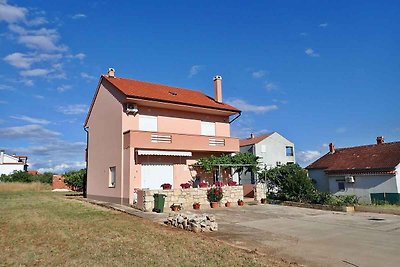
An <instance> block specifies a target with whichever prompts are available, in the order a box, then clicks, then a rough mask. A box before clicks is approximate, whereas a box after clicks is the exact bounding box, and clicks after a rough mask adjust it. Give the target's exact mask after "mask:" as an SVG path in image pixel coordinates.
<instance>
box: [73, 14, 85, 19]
mask: <svg viewBox="0 0 400 267" xmlns="http://www.w3.org/2000/svg"><path fill="white" fill-rule="evenodd" d="M86 17H87V16H86V15H85V14H82V13H78V14H75V15H73V16H72V17H71V18H72V19H84V18H86Z"/></svg>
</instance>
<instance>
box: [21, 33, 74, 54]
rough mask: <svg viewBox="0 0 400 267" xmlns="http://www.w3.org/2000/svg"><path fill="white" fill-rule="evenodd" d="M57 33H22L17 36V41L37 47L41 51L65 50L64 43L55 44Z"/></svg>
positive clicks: (32, 47) (29, 46)
mask: <svg viewBox="0 0 400 267" xmlns="http://www.w3.org/2000/svg"><path fill="white" fill-rule="evenodd" d="M58 38H59V37H58V34H56V33H49V34H43V35H23V36H20V37H19V38H18V42H19V43H20V44H23V45H25V46H27V47H28V48H31V49H39V50H43V51H65V50H67V47H66V46H64V45H56V42H57V40H58Z"/></svg>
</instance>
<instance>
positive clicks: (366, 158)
mask: <svg viewBox="0 0 400 267" xmlns="http://www.w3.org/2000/svg"><path fill="white" fill-rule="evenodd" d="M398 164H400V142H392V143H383V144H375V145H366V146H356V147H347V148H336V149H335V152H334V153H332V154H331V153H328V154H326V155H324V156H322V157H321V158H319V159H318V160H316V161H315V162H313V163H312V164H310V165H308V166H307V167H306V169H324V170H325V171H326V172H328V173H340V172H365V171H367V172H376V171H391V170H394V169H395V168H396V166H397V165H398Z"/></svg>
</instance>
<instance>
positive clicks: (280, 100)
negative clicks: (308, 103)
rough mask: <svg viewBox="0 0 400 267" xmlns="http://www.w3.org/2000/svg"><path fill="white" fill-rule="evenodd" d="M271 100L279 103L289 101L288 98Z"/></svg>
mask: <svg viewBox="0 0 400 267" xmlns="http://www.w3.org/2000/svg"><path fill="white" fill-rule="evenodd" d="M272 102H274V103H281V104H287V103H289V101H288V100H285V99H272Z"/></svg>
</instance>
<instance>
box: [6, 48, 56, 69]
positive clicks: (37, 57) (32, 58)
mask: <svg viewBox="0 0 400 267" xmlns="http://www.w3.org/2000/svg"><path fill="white" fill-rule="evenodd" d="M61 58H62V55H61V54H38V53H29V54H24V53H18V52H17V53H12V54H10V55H8V56H6V57H4V61H6V62H7V63H8V64H10V65H11V66H14V67H16V68H20V69H29V68H30V67H31V65H32V64H33V63H36V62H42V61H55V60H58V59H61Z"/></svg>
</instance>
